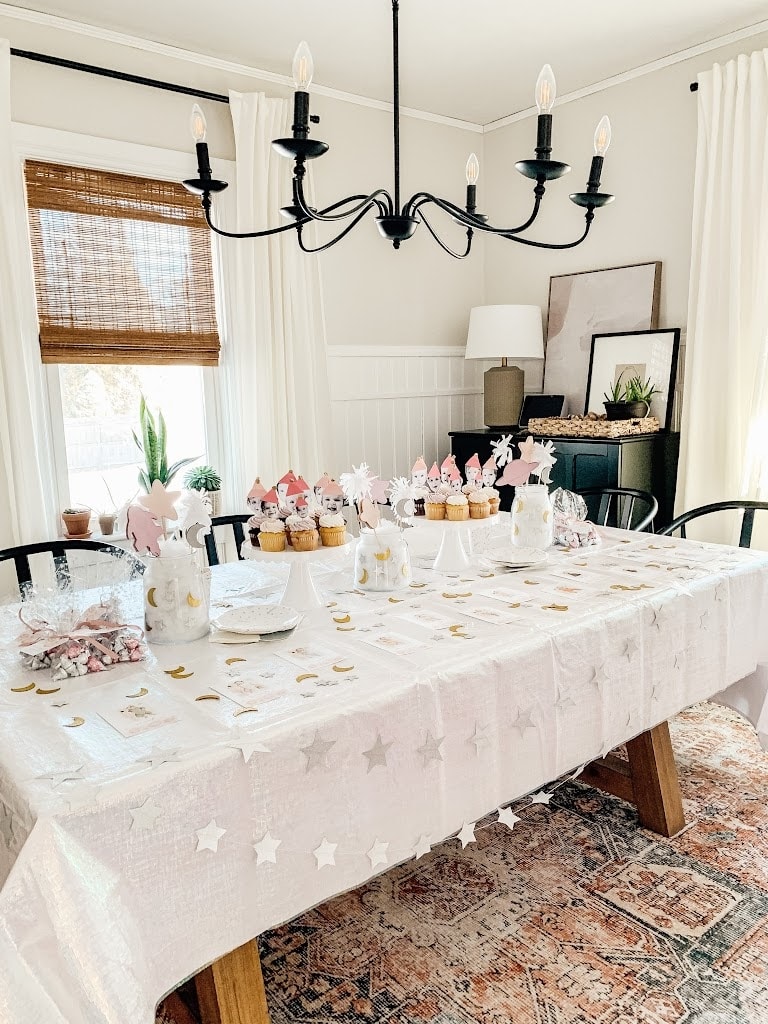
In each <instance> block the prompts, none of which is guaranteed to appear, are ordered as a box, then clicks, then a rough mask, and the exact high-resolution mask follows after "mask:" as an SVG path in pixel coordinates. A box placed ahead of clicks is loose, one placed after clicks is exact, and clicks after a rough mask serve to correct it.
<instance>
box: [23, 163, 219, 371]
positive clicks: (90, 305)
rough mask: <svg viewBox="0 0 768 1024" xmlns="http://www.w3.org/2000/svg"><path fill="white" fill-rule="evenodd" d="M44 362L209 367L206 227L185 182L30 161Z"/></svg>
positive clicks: (214, 332) (212, 316)
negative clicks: (173, 364) (164, 364)
mask: <svg viewBox="0 0 768 1024" xmlns="http://www.w3.org/2000/svg"><path fill="white" fill-rule="evenodd" d="M25 173H26V180H27V197H28V205H29V224H30V235H31V241H32V259H33V263H34V270H35V287H36V291H37V309H38V318H39V321H40V349H41V353H42V359H43V362H44V363H154V364H157V363H166V364H167V363H185V364H190V363H191V364H196V365H199V366H215V365H216V364H217V363H218V361H219V333H218V328H217V325H216V310H215V302H214V292H213V267H212V261H211V240H210V232H209V230H208V228H207V227H206V224H205V221H204V219H203V216H202V211H201V209H200V202H199V200H198V199H197V198H196V197H195V196H192V195H190V194H189V193H188V192H187V191H186V189H184V187H183V186H182V185H178V184H175V183H174V182H168V181H155V180H153V179H149V178H136V177H133V176H132V175H128V174H112V173H109V172H107V171H98V170H90V169H88V168H84V167H66V166H63V165H61V164H50V163H42V162H38V161H34V160H28V161H27V162H26V165H25Z"/></svg>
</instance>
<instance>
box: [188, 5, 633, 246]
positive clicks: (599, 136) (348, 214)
mask: <svg viewBox="0 0 768 1024" xmlns="http://www.w3.org/2000/svg"><path fill="white" fill-rule="evenodd" d="M399 10H400V2H399V0H392V55H393V67H392V72H393V97H392V98H393V106H394V122H393V150H394V192H393V194H392V195H390V193H389V192H388V191H386V189H377V190H376V191H375V192H372V193H371V194H370V195H356V196H348V197H347V198H346V199H340V200H339V201H338V202H335V203H332V204H331V205H330V206H326V207H325V208H323V209H315V208H313V207H311V206H310V205H309V203H308V201H307V198H306V196H305V193H304V177H305V175H306V170H307V168H306V164H307V161H308V160H315V159H316V158H317V157H320V156H323V154H324V153H327V152H328V145H327V143H325V142H320V141H319V140H317V139H311V138H310V137H309V135H310V127H309V126H310V122H311V123H313V124H318V123H319V121H320V118H319V117H317V116H311V115H310V112H309V91H308V90H309V85H310V83H311V81H312V75H313V71H314V68H313V63H312V55H311V53H310V52H309V47H308V46H307V44H306V43H301V44H300V45H299V48H298V49H297V51H296V56H295V57H294V61H293V79H294V83H295V85H296V92H295V95H294V104H293V125H292V126H291V131H292V137H291V138H289V139H275V140H274V142H273V143H272V146H273V147H274V149H275V150H276V151H277V152H278V153H280V154H281V155H282V156H287V157H289V158H290V159H292V160H293V161H294V168H293V202H292V204H291V205H290V206H284V207H283V208H282V209H281V211H280V213H281V214H282V216H283V217H284V218H285V219H286V221H287V222H288V223H286V224H283V225H281V226H280V227H276V228H267V229H265V230H263V231H244V232H236V231H224V230H223V229H222V228H219V227H216V225H215V224H214V223H213V221H212V220H211V196H212V195H214V194H215V193H217V192H222V191H223V190H224V189H225V188H226V187H227V182H225V181H219V180H217V179H216V178H214V177H213V176H212V174H211V165H210V161H209V157H208V146H207V144H206V141H205V135H206V125H205V117H204V116H203V112H202V110H201V109H200V107H199V106H197V104H195V106H194V107H193V109H192V119H191V122H190V124H191V129H192V135H193V138H194V140H195V144H196V151H197V164H198V167H197V174H198V176H197V178H191V179H189V180H187V181H185V182H184V185H185V186H186V188H187V189H188V190H189V191H190V192H193V193H195V194H198V195H200V196H201V197H202V206H203V211H204V213H205V220H206V223H207V224H208V227H209V228H210V229H211V230H212V231H215V232H216V234H217V235H222V236H224V237H225V238H265V237H267V236H269V235H276V234H279V233H280V232H283V231H295V232H296V235H297V238H298V243H299V246H300V247H301V249H302V250H303V251H304V252H322V251H323V250H324V249H329V248H330V247H331V246H332V245H335V244H336V243H337V242H339V241H341V239H342V238H344V237H345V235H348V234H349V232H350V231H351V230H352V228H354V227H355V225H356V224H358V223H359V222H360V221H361V220H362V219H363V217H365V216H366V214H367V213H368V212H369V211H375V213H376V225H377V226H378V229H379V231H380V232H381V234H382V235H383V236H384V238H386V239H389V241H391V242H392V245H393V246H394V247H395V249H399V248H400V243H401V242H404V241H405V240H406V239H408V238H410V237H411V235H413V233H414V231H415V230H416V228H417V227H418V226H419V224H420V223H423V224H424V225H425V226H426V228H427V230H428V231H429V233H430V235H431V236H432V237H433V238H434V240H435V241H436V242H437V243H438V245H439V246H440V247H441V248H442V249H444V250H445V252H447V253H449V254H450V255H451V256H455V257H456V258H457V259H463V258H464V257H465V256H468V255H469V253H470V250H471V248H472V238H473V236H474V232H475V231H486V232H488V233H489V234H493V235H497V236H499V237H501V238H509V239H511V240H512V241H514V242H520V243H521V244H522V245H531V246H535V247H536V248H538V249H572V248H574V247H575V246H577V245H580V244H581V242H583V241H584V239H585V238H586V237H587V235H588V234H589V229H590V227H591V226H592V221H593V220H594V216H595V210H596V209H598V208H599V207H601V206H605V205H606V203H610V202H611V201H612V200H613V198H614V197H613V196H612V195H609V194H608V193H607V192H600V175H601V173H602V168H603V158H604V156H605V152H606V150H607V149H608V145H609V143H610V141H611V124H610V121H609V120H608V118H607V117H603V118H602V119H601V120H600V123H599V124H598V126H597V130H596V131H595V147H594V156H593V157H592V164H591V167H590V171H589V179H588V181H587V188H586V191H585V192H573V193H572V194H571V195H570V196H569V198H570V200H571V202H572V203H575V204H576V205H577V206H581V207H583V208H584V210H585V211H586V212H585V215H584V219H585V225H584V230H583V232H582V234H581V235H580V236H579V237H578V238H577V239H575V241H572V242H560V243H553V242H539V241H536V240H534V239H532V238H524V237H523V236H522V233H523V232H524V231H527V230H528V228H530V227H531V225H532V224H533V223H534V221H535V220H536V218H537V217H538V215H539V210H540V209H541V201H542V199H543V198H544V192H545V188H546V186H545V182H547V181H553V180H554V179H555V178H560V177H562V176H563V175H564V174H567V173H568V171H570V169H571V168H570V166H569V165H568V164H565V163H561V162H560V161H559V160H551V159H550V154H551V152H552V106H553V104H554V102H555V76H554V75H553V73H552V69H551V68H550V66H549V65H548V64H545V65H544V67H543V68H542V70H541V74H540V75H539V77H538V80H537V82H536V106H537V108H538V111H539V116H538V127H537V136H536V151H535V152H536V158H535V159H534V160H520V161H519V162H518V163H516V164H515V167H516V169H517V170H518V171H519V172H520V174H522V175H524V176H525V177H526V178H531V179H532V180H533V181H535V182H536V186H535V188H534V190H533V195H534V202H533V210H532V211H531V214H530V216H529V217H528V219H527V220H525V221H524V222H523V223H522V224H519V225H518V226H517V227H512V228H497V227H493V226H492V225H491V224H489V223H488V218H487V217H486V216H485V214H482V213H478V212H477V206H476V202H477V179H478V176H479V173H480V164H479V162H478V159H477V157H476V156H475V154H474V153H472V154H470V157H469V159H468V160H467V167H466V178H467V194H466V203H465V207H464V209H463V210H462V209H461V207H459V206H456V205H455V204H454V203H452V202H450V200H448V199H442V198H440V197H439V196H434V195H432V193H431V192H416V193H415V195H413V196H411V198H410V199H408V200H407V202H405V203H401V196H400V44H399V32H398V28H399V26H398V16H399ZM432 207H434V208H436V209H438V210H442V211H443V212H444V213H446V214H448V216H449V217H450V218H451V219H452V220H453V221H455V222H456V223H457V224H460V225H462V226H463V227H464V228H466V236H467V240H466V245H465V247H464V249H463V250H461V251H456V250H454V249H452V248H451V247H450V246H448V245H446V243H445V242H443V240H442V239H441V238H440V237H439V235H438V234H437V232H436V231H435V229H434V228H433V226H432V224H431V223H430V221H429V220H428V219H427V216H426V211H427V210H428V209H431V208H432ZM345 221H346V222H348V223H346V224H345V225H344V227H343V228H342V230H341V231H340V232H339V233H338V234H337V235H335V236H334V237H333V238H332V239H331V240H330V241H329V242H325V243H324V244H321V245H317V246H314V247H312V246H309V245H307V244H306V242H305V239H304V237H303V233H302V232H303V228H304V226H305V225H306V224H309V223H312V222H314V223H322V224H338V223H340V222H345Z"/></svg>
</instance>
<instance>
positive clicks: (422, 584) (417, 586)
mask: <svg viewBox="0 0 768 1024" xmlns="http://www.w3.org/2000/svg"><path fill="white" fill-rule="evenodd" d="M426 585H427V584H426V583H412V584H411V586H412V587H413V589H414V590H421V588H422V587H426Z"/></svg>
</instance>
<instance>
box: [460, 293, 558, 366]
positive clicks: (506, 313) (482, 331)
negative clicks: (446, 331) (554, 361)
mask: <svg viewBox="0 0 768 1024" xmlns="http://www.w3.org/2000/svg"><path fill="white" fill-rule="evenodd" d="M464 357H465V359H501V358H502V357H506V358H510V359H543V358H544V335H543V332H542V329H541V309H540V308H539V307H538V306H475V307H474V309H473V310H472V311H471V313H470V314H469V334H468V335H467V351H466V352H465V355H464Z"/></svg>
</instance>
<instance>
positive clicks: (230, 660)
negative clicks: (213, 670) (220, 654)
mask: <svg viewBox="0 0 768 1024" xmlns="http://www.w3.org/2000/svg"><path fill="white" fill-rule="evenodd" d="M236 661H245V658H227V660H226V661H225V663H224V664H225V665H234V664H235V662H236Z"/></svg>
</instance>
